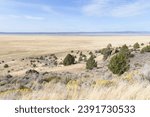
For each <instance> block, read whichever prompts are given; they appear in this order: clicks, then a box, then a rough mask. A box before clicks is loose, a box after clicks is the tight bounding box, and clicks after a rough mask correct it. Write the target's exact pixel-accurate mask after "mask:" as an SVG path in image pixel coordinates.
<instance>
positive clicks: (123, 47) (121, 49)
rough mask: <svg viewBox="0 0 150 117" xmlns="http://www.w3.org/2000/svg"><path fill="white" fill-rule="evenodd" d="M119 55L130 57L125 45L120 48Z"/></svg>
mask: <svg viewBox="0 0 150 117" xmlns="http://www.w3.org/2000/svg"><path fill="white" fill-rule="evenodd" d="M119 53H121V54H124V55H125V56H126V57H127V58H128V57H129V56H130V54H131V52H130V50H129V48H128V46H127V45H123V46H122V47H121V48H120V52H119Z"/></svg>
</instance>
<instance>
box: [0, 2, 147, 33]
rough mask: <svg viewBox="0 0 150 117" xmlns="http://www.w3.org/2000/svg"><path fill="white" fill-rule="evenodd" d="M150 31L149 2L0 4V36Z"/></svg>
mask: <svg viewBox="0 0 150 117" xmlns="http://www.w3.org/2000/svg"><path fill="white" fill-rule="evenodd" d="M80 31H83V32H101V31H102V32H104V31H150V0H0V32H80Z"/></svg>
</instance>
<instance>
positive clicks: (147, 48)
mask: <svg viewBox="0 0 150 117" xmlns="http://www.w3.org/2000/svg"><path fill="white" fill-rule="evenodd" d="M144 52H150V45H149V46H146V47H144V48H142V50H141V53H144Z"/></svg>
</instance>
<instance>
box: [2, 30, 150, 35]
mask: <svg viewBox="0 0 150 117" xmlns="http://www.w3.org/2000/svg"><path fill="white" fill-rule="evenodd" d="M3 34H6V35H7V34H8V35H56V36H57V35H79V36H80V35H83V36H84V35H87V36H90V35H91V36H92V35H93V36H94V35H95V36H98V35H100V36H103V35H104V36H105V35H106V36H107V35H150V32H149V31H139V32H138V31H120V32H0V35H3Z"/></svg>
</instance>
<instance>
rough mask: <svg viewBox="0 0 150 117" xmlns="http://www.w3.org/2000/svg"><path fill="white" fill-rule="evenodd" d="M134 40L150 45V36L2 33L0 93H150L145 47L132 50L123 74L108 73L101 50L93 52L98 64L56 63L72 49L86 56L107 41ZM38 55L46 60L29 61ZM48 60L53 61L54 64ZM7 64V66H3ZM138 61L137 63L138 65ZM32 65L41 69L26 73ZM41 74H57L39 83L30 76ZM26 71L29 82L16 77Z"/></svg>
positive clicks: (142, 96)
mask: <svg viewBox="0 0 150 117" xmlns="http://www.w3.org/2000/svg"><path fill="white" fill-rule="evenodd" d="M136 42H138V43H139V44H141V43H143V44H144V45H149V42H150V36H38V35H28V36H27V35H26V36H25V35H20V36H19V35H1V36H0V71H1V73H0V99H29V100H30V99H31V100H34V99H40V100H42V99H44V100H49V99H62V100H64V99H65V100H66V99H104V100H105V99H150V92H149V90H150V83H149V81H148V80H145V79H148V78H146V77H150V70H148V69H149V68H150V64H149V63H150V54H149V53H146V54H144V55H141V54H140V53H138V52H137V53H136V52H135V57H134V58H132V59H131V60H130V61H131V69H130V70H129V71H128V72H126V73H125V74H123V75H121V76H117V75H113V74H111V73H110V71H109V70H108V69H107V64H105V62H103V60H102V55H101V54H96V61H97V62H98V67H99V69H94V70H86V69H85V63H84V62H80V63H77V64H74V65H71V66H63V65H61V64H59V63H60V62H61V61H62V60H63V59H64V57H65V56H66V54H68V53H71V51H74V52H73V54H74V55H76V56H77V54H76V53H77V52H78V51H80V52H83V53H84V54H86V55H87V56H88V53H89V52H90V51H92V52H94V51H95V50H99V49H101V48H104V47H106V46H107V45H108V44H110V43H111V44H112V46H113V47H114V48H115V47H119V46H122V45H124V44H126V45H128V46H130V47H133V44H134V43H136ZM51 54H55V56H56V57H57V60H56V61H53V60H52V61H51V59H49V58H48V57H53V55H51ZM40 56H44V57H45V58H44V60H40V61H38V62H31V61H35V59H33V58H35V57H40ZM2 61H3V62H2ZM51 62H52V63H53V62H57V63H58V65H55V64H54V65H53V64H52V63H51ZM5 64H8V66H9V67H8V68H4V65H5ZM34 64H35V67H33V66H34ZM51 64H52V65H51ZM137 64H140V65H139V66H138V67H137ZM145 65H146V67H145ZM30 69H34V70H36V71H38V72H39V73H36V72H35V71H34V73H33V74H32V77H31V74H30V73H27V71H28V70H30ZM47 72H48V73H47ZM41 74H48V77H49V75H50V76H51V74H55V75H54V76H55V78H54V76H52V77H49V78H51V79H46V80H45V79H44V80H45V82H46V83H45V82H44V83H43V82H42V87H41V86H40V84H39V83H37V81H36V80H34V79H37V78H39V79H40V78H41V77H47V76H46V75H43V76H42V75H41ZM8 75H11V77H10V76H9V77H8ZM6 76H7V80H6V78H5V77H6ZM62 76H64V77H63V78H62ZM26 77H28V78H29V79H27V80H29V81H24V82H27V83H26V84H27V85H26V87H24V85H20V84H19V83H18V82H21V83H22V81H21V80H22V78H26ZM70 77H71V78H70ZM11 78H12V80H10V79H11ZM30 78H31V79H30ZM32 78H33V79H32ZM13 79H14V80H13ZM18 79H19V80H18ZM33 80H34V81H33ZM42 80H43V79H42ZM16 81H17V82H16ZM47 81H48V82H47ZM17 83H18V84H17ZM18 85H20V86H18ZM31 85H32V86H31ZM4 86H5V87H4ZM6 87H7V88H6ZM16 87H19V88H16ZM29 87H31V88H29ZM5 89H6V90H5Z"/></svg>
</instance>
